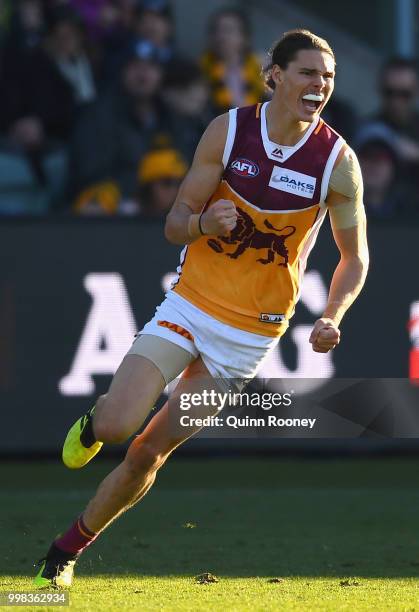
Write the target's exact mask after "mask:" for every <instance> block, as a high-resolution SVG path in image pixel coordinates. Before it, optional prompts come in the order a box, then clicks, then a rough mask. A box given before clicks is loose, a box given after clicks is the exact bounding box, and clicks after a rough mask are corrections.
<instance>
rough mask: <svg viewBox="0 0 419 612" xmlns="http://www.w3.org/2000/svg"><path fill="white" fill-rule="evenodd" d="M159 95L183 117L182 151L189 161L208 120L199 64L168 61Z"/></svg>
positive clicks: (206, 89)
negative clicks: (185, 143)
mask: <svg viewBox="0 0 419 612" xmlns="http://www.w3.org/2000/svg"><path fill="white" fill-rule="evenodd" d="M162 96H163V99H164V101H165V102H166V104H167V105H168V107H169V108H171V110H172V111H173V112H174V113H175V114H177V115H178V116H179V117H183V118H184V122H185V131H184V138H185V140H187V141H188V142H187V145H186V153H187V157H188V159H189V160H192V157H193V154H194V151H195V149H196V146H197V144H198V142H199V139H200V138H201V136H202V134H203V132H204V131H205V128H206V127H207V125H208V123H209V122H210V120H211V119H212V113H211V108H210V100H209V89H208V85H207V82H206V81H205V79H204V78H203V75H202V72H201V70H200V69H199V66H198V65H197V64H196V63H195V62H191V61H189V60H180V59H179V60H175V61H173V62H170V64H168V66H167V72H166V78H165V81H164V86H163V88H162Z"/></svg>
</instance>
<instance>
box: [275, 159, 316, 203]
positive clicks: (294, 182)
mask: <svg viewBox="0 0 419 612" xmlns="http://www.w3.org/2000/svg"><path fill="white" fill-rule="evenodd" d="M316 180H317V179H316V177H315V176H309V175H308V174H303V173H302V172H295V171H294V170H288V169H287V168H280V167H279V166H274V168H273V170H272V174H271V179H270V181H269V187H273V188H274V189H278V190H279V191H285V192H287V193H294V194H295V195H298V196H301V197H303V198H312V197H313V196H314V191H315V189H316Z"/></svg>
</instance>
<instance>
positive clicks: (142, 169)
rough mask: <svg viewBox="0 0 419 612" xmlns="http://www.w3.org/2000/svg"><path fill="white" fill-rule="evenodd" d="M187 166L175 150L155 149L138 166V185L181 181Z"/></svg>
mask: <svg viewBox="0 0 419 612" xmlns="http://www.w3.org/2000/svg"><path fill="white" fill-rule="evenodd" d="M187 171H188V166H187V163H186V161H185V160H184V159H183V157H182V155H181V154H180V153H179V152H178V151H175V149H160V150H159V149H157V150H155V151H150V153H147V154H146V155H145V156H144V157H143V158H142V160H141V161H140V164H139V166H138V179H139V181H140V183H152V182H153V181H159V180H161V179H167V178H173V179H182V178H183V177H184V176H185V174H186V172H187Z"/></svg>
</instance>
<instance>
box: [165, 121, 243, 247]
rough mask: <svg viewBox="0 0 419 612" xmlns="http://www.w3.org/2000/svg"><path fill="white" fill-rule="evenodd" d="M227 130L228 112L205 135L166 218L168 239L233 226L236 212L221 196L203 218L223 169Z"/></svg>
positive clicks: (193, 236)
mask: <svg viewBox="0 0 419 612" xmlns="http://www.w3.org/2000/svg"><path fill="white" fill-rule="evenodd" d="M227 130H228V114H225V115H220V116H219V117H216V118H215V119H214V120H213V121H212V122H211V123H210V124H209V126H208V128H207V129H206V131H205V133H204V135H203V136H202V138H201V141H200V143H199V145H198V147H197V149H196V152H195V157H194V160H193V163H192V167H191V169H190V170H189V172H188V174H187V175H186V177H185V179H184V181H183V182H182V184H181V186H180V188H179V192H178V195H177V197H176V200H175V202H174V204H173V206H172V208H171V210H170V212H169V214H168V215H167V218H166V226H165V235H166V238H167V240H168V241H169V242H172V243H174V244H189V243H191V242H193V241H194V240H196V239H197V238H200V237H201V236H202V235H203V234H224V233H226V232H227V231H230V230H231V229H233V228H234V226H235V223H236V218H237V213H236V210H235V207H234V204H233V203H232V202H230V201H228V200H219V201H218V202H217V203H216V204H214V206H211V208H210V209H209V210H208V211H206V212H205V214H204V215H202V217H201V219H200V216H201V215H200V213H201V211H202V209H203V207H204V206H205V204H206V203H207V201H208V200H209V199H210V198H211V196H212V195H213V193H214V191H215V190H216V188H217V186H218V184H219V182H220V179H221V176H222V173H223V171H224V167H223V163H222V158H223V153H224V145H225V141H226V136H227Z"/></svg>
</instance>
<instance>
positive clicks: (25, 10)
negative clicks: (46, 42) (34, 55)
mask: <svg viewBox="0 0 419 612" xmlns="http://www.w3.org/2000/svg"><path fill="white" fill-rule="evenodd" d="M1 9H2V17H3V19H5V20H6V23H8V24H9V36H8V37H7V39H6V49H7V52H8V55H9V57H10V59H11V60H12V59H13V57H12V56H13V54H16V53H17V54H20V53H22V52H25V51H27V50H30V49H33V48H34V47H36V46H37V45H39V44H40V42H41V41H42V38H43V35H44V33H45V25H46V24H45V12H44V4H43V2H42V0H18V1H17V2H16V3H13V5H11V4H9V5H8V3H7V2H5V0H2V6H1Z"/></svg>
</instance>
